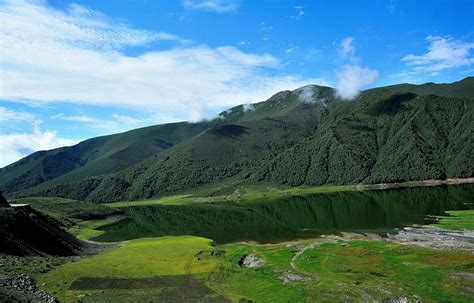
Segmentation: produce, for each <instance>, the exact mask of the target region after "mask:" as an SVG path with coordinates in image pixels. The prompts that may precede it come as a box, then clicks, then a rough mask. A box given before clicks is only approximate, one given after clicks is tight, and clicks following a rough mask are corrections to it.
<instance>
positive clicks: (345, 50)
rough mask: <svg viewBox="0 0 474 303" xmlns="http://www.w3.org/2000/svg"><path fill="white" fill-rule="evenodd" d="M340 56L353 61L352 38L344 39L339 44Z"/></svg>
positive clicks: (354, 50)
mask: <svg viewBox="0 0 474 303" xmlns="http://www.w3.org/2000/svg"><path fill="white" fill-rule="evenodd" d="M340 50H341V54H342V56H343V57H345V58H349V59H350V60H354V57H355V52H356V48H355V45H354V37H346V38H344V39H342V40H341V43H340Z"/></svg>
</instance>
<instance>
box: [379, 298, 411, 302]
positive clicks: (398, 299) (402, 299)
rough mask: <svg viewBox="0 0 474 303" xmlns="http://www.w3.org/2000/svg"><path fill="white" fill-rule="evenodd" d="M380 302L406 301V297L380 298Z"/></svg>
mask: <svg viewBox="0 0 474 303" xmlns="http://www.w3.org/2000/svg"><path fill="white" fill-rule="evenodd" d="M382 303H408V299H407V297H395V298H386V299H382Z"/></svg>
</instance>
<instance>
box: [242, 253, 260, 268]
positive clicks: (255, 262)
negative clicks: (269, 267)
mask: <svg viewBox="0 0 474 303" xmlns="http://www.w3.org/2000/svg"><path fill="white" fill-rule="evenodd" d="M238 264H239V266H240V267H244V268H250V267H260V266H263V265H264V264H265V260H263V259H260V258H258V257H257V256H256V255H255V254H250V255H243V256H242V258H240V260H239V262H238Z"/></svg>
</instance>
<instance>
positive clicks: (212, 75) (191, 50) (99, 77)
mask: <svg viewBox="0 0 474 303" xmlns="http://www.w3.org/2000/svg"><path fill="white" fill-rule="evenodd" d="M0 19H1V20H2V26H1V27H0V38H1V40H2V56H1V57H0V67H1V69H2V81H0V98H3V99H5V100H25V99H26V100H35V101H36V102H44V103H50V102H75V103H80V104H108V105H110V104H111V105H119V106H132V107H143V108H148V109H151V110H154V111H159V109H163V108H166V109H167V111H168V112H172V113H173V115H178V116H182V117H187V118H189V119H200V118H202V117H203V116H205V115H206V114H207V113H209V112H212V111H213V110H215V109H216V108H222V107H225V106H233V105H237V104H243V103H249V102H255V101H258V100H264V99H266V98H267V97H268V96H270V95H272V94H273V93H274V92H275V91H279V90H283V89H294V88H297V87H299V86H302V85H303V84H306V83H308V82H312V80H311V79H301V78H299V77H296V76H292V75H284V74H283V73H281V72H280V73H279V75H278V76H272V75H270V73H269V71H270V70H274V69H280V68H281V67H282V64H281V63H280V61H279V60H278V59H277V58H275V57H273V56H271V55H268V54H254V53H247V52H243V51H241V50H239V49H237V48H235V47H232V46H221V47H216V48H210V47H208V46H205V45H196V44H186V43H185V44H183V41H185V39H182V38H180V37H177V36H174V35H172V34H168V33H156V32H150V31H143V30H138V29H133V28H131V27H129V26H127V25H125V24H121V23H116V22H115V21H113V20H110V19H109V18H107V17H106V16H103V15H102V14H100V13H98V12H95V11H92V10H89V9H87V8H84V7H81V6H78V5H73V6H70V7H69V8H68V9H66V10H58V9H55V8H52V7H50V6H48V5H45V4H44V2H24V1H7V2H2V3H1V4H0ZM163 39H166V40H172V41H175V43H177V46H176V47H174V48H171V49H168V50H160V51H149V52H147V53H143V54H139V55H135V56H130V55H127V53H126V52H125V51H123V50H124V49H126V48H127V47H134V46H140V45H142V46H143V45H147V44H150V43H154V42H159V41H160V40H163Z"/></svg>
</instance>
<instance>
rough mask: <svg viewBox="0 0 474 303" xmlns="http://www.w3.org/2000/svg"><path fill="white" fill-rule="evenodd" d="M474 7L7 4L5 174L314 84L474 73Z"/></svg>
mask: <svg viewBox="0 0 474 303" xmlns="http://www.w3.org/2000/svg"><path fill="white" fill-rule="evenodd" d="M473 20H474V1H472V0H471V1H456V0H447V1H442V0H438V1H437V0H431V1H423V0H421V1H411V0H407V1H401V0H373V1H368V0H365V1H362V0H361V1H349V0H346V1H338V0H328V1H323V0H321V1H277V0H273V1H268V0H260V1H250V0H247V1H245V0H229V1H224V0H182V1H180V0H175V1H167V0H156V1H153V0H142V1H138V0H135V1H132V0H101V1H97V0H94V1H92V0H91V1H81V0H77V1H65V0H36V1H35V0H32V1H26V0H25V1H23V0H15V1H11V0H0V142H1V144H0V167H3V166H6V165H8V164H10V163H13V162H14V161H17V160H18V159H20V158H22V157H24V156H26V155H28V154H30V153H32V152H34V151H38V150H45V149H51V148H56V147H59V146H65V145H73V144H76V143H78V142H80V141H82V140H84V139H87V138H91V137H95V136H100V135H107V134H113V133H118V132H122V131H127V130H130V129H134V128H138V127H143V126H148V125H155V124H160V123H169V122H176V121H200V120H203V119H210V118H213V117H216V115H217V114H218V113H219V112H221V111H223V110H225V109H227V108H230V107H232V106H235V105H239V104H249V103H255V102H259V101H263V100H266V99H267V98H269V97H270V96H271V95H273V94H274V93H276V92H278V91H282V90H292V89H296V88H298V87H301V86H304V85H307V84H319V85H327V86H332V87H335V88H336V89H337V94H338V95H340V96H341V97H342V98H344V99H345V100H347V101H350V100H352V99H353V98H354V97H356V96H357V94H358V93H359V91H361V90H364V89H367V88H371V87H377V86H384V85H389V84H395V83H401V82H409V83H417V84H418V83H425V82H454V81H458V80H461V79H463V78H465V77H468V76H473V75H474V26H473V22H474V21H473Z"/></svg>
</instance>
